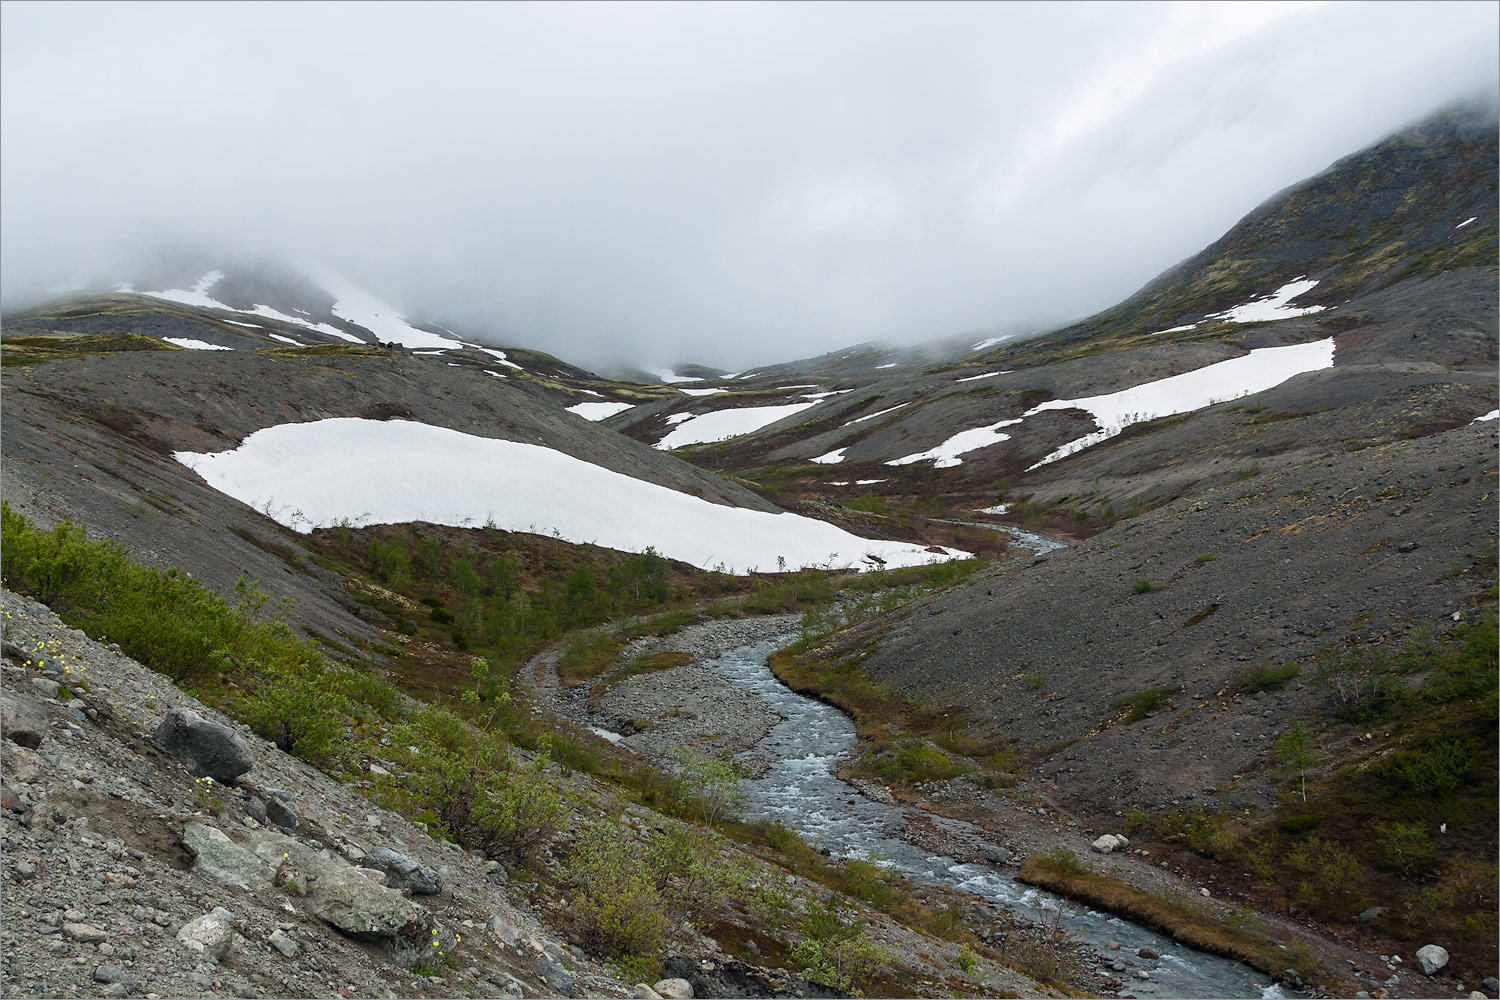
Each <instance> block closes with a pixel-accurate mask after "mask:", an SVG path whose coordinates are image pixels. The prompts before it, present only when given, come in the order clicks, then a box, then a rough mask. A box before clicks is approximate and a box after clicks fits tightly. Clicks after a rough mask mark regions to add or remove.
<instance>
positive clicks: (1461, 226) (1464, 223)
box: [1453, 215, 1479, 229]
mask: <svg viewBox="0 0 1500 1000" xmlns="http://www.w3.org/2000/svg"><path fill="white" fill-rule="evenodd" d="M1478 221H1479V216H1477V215H1471V216H1469V217H1468V218H1467V219H1465V220H1464V221H1462V222H1460V223H1459V224H1458V225H1456V226H1454V227H1453V228H1454V229H1462V228H1463V227H1464V226H1467V225H1468V224H1469V223H1471V222H1478Z"/></svg>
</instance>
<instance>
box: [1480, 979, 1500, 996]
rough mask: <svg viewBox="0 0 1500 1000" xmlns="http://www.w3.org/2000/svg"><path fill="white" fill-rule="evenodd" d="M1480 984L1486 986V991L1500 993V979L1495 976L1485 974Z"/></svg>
mask: <svg viewBox="0 0 1500 1000" xmlns="http://www.w3.org/2000/svg"><path fill="white" fill-rule="evenodd" d="M1479 985H1480V986H1483V987H1484V989H1485V992H1486V993H1500V979H1496V978H1495V977H1494V976H1485V977H1484V981H1483V982H1481V983H1480V984H1479Z"/></svg>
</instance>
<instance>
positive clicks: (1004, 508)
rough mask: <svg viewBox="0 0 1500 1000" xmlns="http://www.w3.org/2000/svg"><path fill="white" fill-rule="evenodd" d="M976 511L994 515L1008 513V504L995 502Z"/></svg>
mask: <svg viewBox="0 0 1500 1000" xmlns="http://www.w3.org/2000/svg"><path fill="white" fill-rule="evenodd" d="M977 513H980V514H994V515H996V516H999V515H1001V514H1009V513H1010V504H1008V503H997V504H995V506H993V507H981V508H979V510H978V511H977Z"/></svg>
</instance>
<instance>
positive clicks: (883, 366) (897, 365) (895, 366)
mask: <svg viewBox="0 0 1500 1000" xmlns="http://www.w3.org/2000/svg"><path fill="white" fill-rule="evenodd" d="M900 367H901V362H899V361H892V362H891V363H890V364H888V365H876V366H875V370H876V371H880V369H882V368H900Z"/></svg>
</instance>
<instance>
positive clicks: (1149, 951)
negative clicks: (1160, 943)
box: [1135, 945, 1161, 958]
mask: <svg viewBox="0 0 1500 1000" xmlns="http://www.w3.org/2000/svg"><path fill="white" fill-rule="evenodd" d="M1135 953H1136V954H1137V955H1139V956H1140V957H1141V958H1161V955H1160V954H1159V953H1158V952H1157V950H1156V949H1155V948H1153V947H1151V946H1150V945H1144V946H1142V947H1140V948H1137V949H1136V952H1135Z"/></svg>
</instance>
